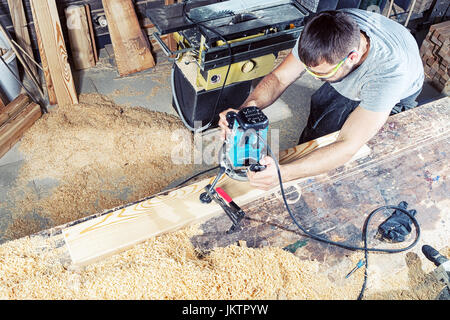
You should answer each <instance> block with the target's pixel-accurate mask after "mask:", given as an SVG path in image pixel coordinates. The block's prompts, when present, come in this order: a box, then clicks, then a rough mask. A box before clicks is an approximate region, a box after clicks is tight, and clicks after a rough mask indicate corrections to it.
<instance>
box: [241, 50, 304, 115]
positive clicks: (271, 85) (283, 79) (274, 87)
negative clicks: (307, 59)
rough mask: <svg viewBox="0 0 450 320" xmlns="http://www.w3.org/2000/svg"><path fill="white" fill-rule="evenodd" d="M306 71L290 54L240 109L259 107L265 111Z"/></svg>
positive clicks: (266, 77)
mask: <svg viewBox="0 0 450 320" xmlns="http://www.w3.org/2000/svg"><path fill="white" fill-rule="evenodd" d="M304 71H305V67H304V66H303V64H302V63H301V62H300V61H298V59H297V58H295V57H294V56H293V55H292V53H289V54H288V55H287V56H286V58H285V59H284V60H283V62H282V63H280V65H279V66H278V67H277V68H275V69H274V70H273V71H272V72H271V73H269V74H268V75H267V76H265V77H264V78H263V79H262V80H261V81H260V82H259V83H258V85H257V86H256V88H255V89H254V90H253V91H252V93H251V94H250V95H249V96H248V98H247V99H246V100H245V102H244V103H243V104H242V106H241V107H240V108H243V107H247V106H257V107H259V108H260V109H264V108H265V107H267V106H270V105H271V104H272V103H274V102H275V100H277V99H278V98H279V97H280V96H281V94H282V93H283V92H284V91H285V90H286V88H287V87H289V86H290V85H291V84H292V83H293V82H294V81H295V80H297V79H298V78H299V77H300V76H301V75H302V74H303V73H304Z"/></svg>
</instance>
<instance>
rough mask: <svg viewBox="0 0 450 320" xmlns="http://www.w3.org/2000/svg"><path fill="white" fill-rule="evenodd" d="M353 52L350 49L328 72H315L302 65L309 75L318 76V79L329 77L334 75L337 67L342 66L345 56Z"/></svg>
mask: <svg viewBox="0 0 450 320" xmlns="http://www.w3.org/2000/svg"><path fill="white" fill-rule="evenodd" d="M353 52H355V50H353V51H351V52H350V53H349V54H348V55H347V56H346V57H345V58H344V59H342V60H341V62H339V63H338V64H337V65H336V67H334V68H333V70H331V71H330V72H328V73H316V72H314V71H312V70H310V69H309V68H308V67H307V66H306V65H305V64H303V65H304V66H305V69H306V71H307V72H308V73H309V74H310V75H312V76H314V77H316V78H319V79H326V78H331V77H332V76H334V75H335V74H336V73H337V72H338V70H339V69H340V68H341V67H342V65H343V64H344V62H345V60H347V58H348V57H349V56H350V55H351V54H352V53H353Z"/></svg>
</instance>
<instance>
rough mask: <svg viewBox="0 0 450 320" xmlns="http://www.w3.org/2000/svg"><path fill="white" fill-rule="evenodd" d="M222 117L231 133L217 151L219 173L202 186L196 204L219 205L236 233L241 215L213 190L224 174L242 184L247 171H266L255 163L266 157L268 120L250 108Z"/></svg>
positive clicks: (259, 112) (260, 112) (258, 110)
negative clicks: (203, 190) (199, 202)
mask: <svg viewBox="0 0 450 320" xmlns="http://www.w3.org/2000/svg"><path fill="white" fill-rule="evenodd" d="M226 118H227V122H228V126H229V128H230V129H231V134H229V135H227V139H226V140H225V141H224V143H223V145H222V148H221V149H220V151H219V164H220V165H219V172H218V174H217V176H216V178H215V179H214V181H213V183H212V184H210V185H207V186H206V187H205V192H204V193H202V194H201V195H200V201H202V202H203V203H210V202H211V201H212V200H214V201H215V202H217V203H219V204H220V205H221V206H222V208H223V209H224V210H225V212H226V213H227V215H228V216H229V217H230V218H231V220H232V221H233V228H232V229H233V230H237V229H239V225H238V224H239V222H240V220H241V219H242V218H243V216H244V213H243V212H242V210H235V208H231V207H229V206H226V204H225V202H224V201H223V199H222V198H221V197H220V195H218V193H217V192H216V190H215V187H216V184H217V182H218V181H219V180H220V178H221V177H222V176H223V175H224V174H226V175H228V176H229V177H230V178H232V179H235V180H240V181H246V180H248V177H247V171H248V170H251V171H255V172H257V171H261V170H264V169H265V168H266V166H264V165H261V164H260V162H259V161H260V160H261V159H262V158H263V157H264V156H265V155H266V154H267V142H266V141H267V133H268V131H269V119H268V118H267V117H266V115H265V114H264V113H263V112H262V111H261V110H260V109H259V108H257V107H254V106H252V107H246V108H243V109H241V110H240V111H239V112H237V113H236V112H228V113H227V115H226Z"/></svg>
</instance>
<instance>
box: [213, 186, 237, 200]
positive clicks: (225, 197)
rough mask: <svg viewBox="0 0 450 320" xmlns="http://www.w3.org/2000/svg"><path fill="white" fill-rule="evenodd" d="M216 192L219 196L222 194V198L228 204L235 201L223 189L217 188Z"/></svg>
mask: <svg viewBox="0 0 450 320" xmlns="http://www.w3.org/2000/svg"><path fill="white" fill-rule="evenodd" d="M216 191H217V193H218V194H220V196H221V197H222V198H224V199H225V201H226V202H228V203H230V202H233V199H231V197H230V196H229V195H228V194H227V193H226V192H225V191H224V190H223V189H222V188H220V187H217V188H216Z"/></svg>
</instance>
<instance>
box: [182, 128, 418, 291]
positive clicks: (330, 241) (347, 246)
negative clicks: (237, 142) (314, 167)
mask: <svg viewBox="0 0 450 320" xmlns="http://www.w3.org/2000/svg"><path fill="white" fill-rule="evenodd" d="M258 136H259V135H258ZM259 138H260V139H261V141H264V140H263V139H262V137H261V136H259ZM265 145H266V147H267V150H268V151H269V153H270V156H271V157H272V159H273V160H274V162H275V166H276V169H277V174H278V182H279V185H280V191H281V196H282V198H283V202H284V205H285V207H286V210H287V211H288V213H289V215H290V217H291V219H292V220H293V222H294V223H295V225H296V226H297V227H298V228H299V229H300V230H301V231H302V232H303V233H304V234H305V235H306V236H308V237H310V238H312V239H314V240H317V241H320V242H323V243H326V244H331V245H334V246H337V247H340V248H343V249H347V250H352V251H357V250H362V251H364V266H365V269H364V282H363V284H362V287H361V291H360V293H359V296H358V300H361V299H362V298H363V296H364V291H365V288H366V284H367V270H368V268H369V265H368V253H369V252H384V253H399V252H403V251H407V250H409V249H411V248H412V247H414V246H415V245H416V244H417V242H418V241H419V237H420V226H419V223H418V222H417V220H416V218H415V217H414V216H413V215H411V214H410V213H409V212H408V211H407V210H406V209H404V208H401V207H398V206H391V205H386V206H381V207H379V208H377V209H375V210H373V211H372V212H371V213H370V214H369V215H368V216H367V218H366V220H365V222H364V225H363V230H362V238H363V241H364V246H363V247H357V246H351V245H348V244H345V243H342V242H336V241H332V240H329V239H326V238H323V237H321V236H319V235H316V234H314V233H311V232H309V231H307V230H306V229H305V228H304V227H303V226H302V225H301V224H300V223H299V222H298V220H297V219H296V218H295V216H294V214H293V213H292V211H291V209H290V207H289V204H288V203H287V199H286V194H285V193H284V188H283V180H282V178H281V171H280V167H279V164H278V161H277V159H276V156H275V155H274V154H273V152H272V150H271V149H270V146H269V145H268V144H265ZM217 168H219V166H217V167H214V168H210V169H207V170H204V171H201V172H199V173H197V174H195V175H194V176H192V177H189V178H188V179H186V180H184V181H183V182H182V183H180V184H178V185H177V187H179V186H181V185H183V184H185V183H186V182H188V181H189V180H191V179H194V178H195V177H198V176H200V175H202V174H204V173H207V172H209V171H212V170H213V169H217ZM386 209H393V210H399V211H401V212H403V213H404V214H406V215H407V216H408V217H409V218H410V219H411V221H412V223H413V224H414V227H415V229H416V238H415V239H414V241H413V242H412V243H411V244H410V245H409V246H407V247H404V248H400V249H377V248H370V247H368V246H367V229H368V226H369V222H370V220H371V219H372V217H373V216H374V215H375V214H376V213H378V212H380V211H382V210H386Z"/></svg>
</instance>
